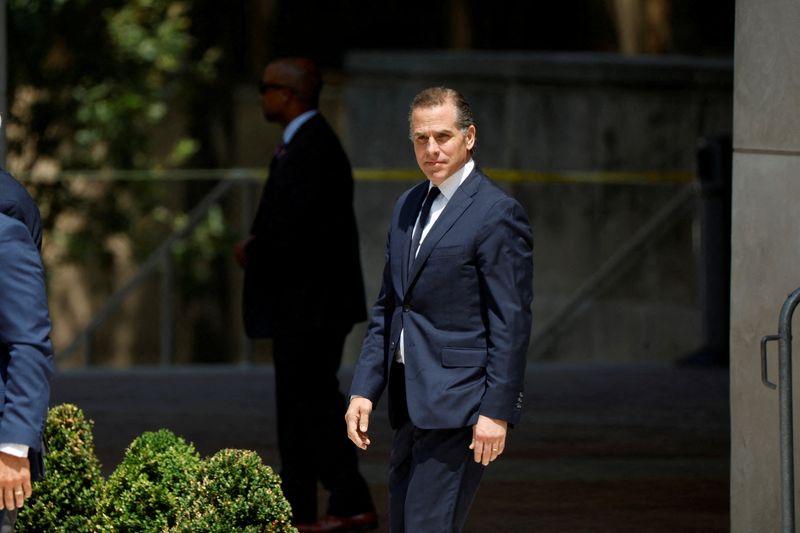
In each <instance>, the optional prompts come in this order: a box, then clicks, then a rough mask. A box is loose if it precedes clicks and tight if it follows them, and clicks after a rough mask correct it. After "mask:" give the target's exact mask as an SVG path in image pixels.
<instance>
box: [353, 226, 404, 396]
mask: <svg viewBox="0 0 800 533" xmlns="http://www.w3.org/2000/svg"><path fill="white" fill-rule="evenodd" d="M390 233H391V232H390ZM389 250H390V241H389V236H387V237H386V253H385V254H384V260H385V263H384V267H383V279H382V282H381V290H380V293H379V294H378V299H377V301H376V302H375V305H373V306H372V311H371V314H370V320H369V325H368V326H367V333H366V335H365V336H364V342H363V344H362V346H361V355H360V357H359V358H358V363H357V364H356V368H355V372H354V374H353V382H352V385H351V386H350V396H363V397H364V398H368V399H369V400H371V401H372V404H373V406H374V405H375V404H377V403H378V400H379V399H380V397H381V394H382V393H383V390H384V389H385V388H386V382H387V378H388V368H387V365H388V361H387V357H386V354H387V351H388V347H387V346H386V343H387V342H388V331H389V330H388V328H389V327H390V325H391V324H390V320H391V316H392V313H393V311H394V307H393V304H392V302H393V301H394V300H393V298H394V294H393V293H394V288H393V285H392V274H391V262H390V259H391V258H390V257H389Z"/></svg>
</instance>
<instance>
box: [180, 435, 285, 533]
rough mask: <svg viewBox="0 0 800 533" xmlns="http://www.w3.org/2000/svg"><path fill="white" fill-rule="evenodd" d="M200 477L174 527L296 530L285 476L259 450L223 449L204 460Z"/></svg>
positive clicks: (214, 531) (213, 532)
mask: <svg viewBox="0 0 800 533" xmlns="http://www.w3.org/2000/svg"><path fill="white" fill-rule="evenodd" d="M199 479H200V483H198V484H197V485H196V486H195V493H194V494H192V495H191V497H190V498H189V500H188V501H187V502H186V505H185V506H184V507H182V509H181V512H180V513H179V514H178V523H177V525H176V526H175V528H174V531H176V532H178V531H179V532H186V533H189V532H196V531H204V532H206V533H228V532H230V531H241V532H246V533H261V532H266V531H275V532H290V531H295V529H294V528H293V527H292V525H291V516H292V509H291V507H290V506H289V502H287V501H286V498H284V497H283V492H282V491H281V484H280V483H281V481H280V478H279V477H278V476H277V475H276V474H275V473H274V472H273V471H272V469H271V468H270V467H268V466H264V465H263V464H262V463H261V459H260V458H259V457H258V455H257V454H256V453H255V452H252V451H247V450H221V451H219V452H217V453H216V454H215V455H213V456H212V457H210V458H209V459H207V460H205V461H203V464H202V465H201V466H200V472H199Z"/></svg>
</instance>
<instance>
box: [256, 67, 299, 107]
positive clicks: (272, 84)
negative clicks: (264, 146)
mask: <svg viewBox="0 0 800 533" xmlns="http://www.w3.org/2000/svg"><path fill="white" fill-rule="evenodd" d="M281 74H282V72H281V67H280V65H278V64H275V63H271V64H269V65H267V68H265V69H264V74H262V75H261V86H260V87H259V92H260V93H261V111H262V112H263V113H264V118H265V119H267V120H268V121H270V122H282V119H283V117H284V114H285V110H286V104H287V103H288V101H289V98H290V97H291V90H290V89H289V88H288V87H287V86H286V85H285V83H284V82H283V76H282V75H281Z"/></svg>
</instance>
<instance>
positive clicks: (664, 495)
mask: <svg viewBox="0 0 800 533" xmlns="http://www.w3.org/2000/svg"><path fill="white" fill-rule="evenodd" d="M342 378H343V382H347V381H348V380H349V371H347V370H345V371H343V372H342ZM525 397H526V408H525V410H524V411H523V421H522V423H521V424H520V425H519V427H518V428H516V429H514V430H513V431H512V432H511V434H510V437H509V442H508V446H507V452H506V454H505V455H504V456H503V458H502V459H500V460H499V461H498V462H496V463H494V464H493V465H492V466H490V467H489V469H487V472H486V475H485V477H484V481H483V483H482V485H481V489H480V491H479V493H478V497H477V500H476V502H475V504H474V506H473V509H472V512H471V514H470V517H469V520H468V522H467V528H466V530H467V531H468V532H475V533H477V532H487V531H491V532H493V533H496V532H516V533H519V532H528V531H530V532H547V533H551V532H552V533H561V532H564V533H574V532H584V531H585V532H620V533H623V532H631V533H633V532H636V533H641V532H663V533H676V532H703V533H711V532H722V531H728V529H729V519H728V514H729V513H728V511H729V508H728V498H729V488H728V485H729V472H728V463H729V413H728V371H727V369H720V368H707V369H706V368H704V369H697V368H673V367H669V366H664V365H567V364H533V365H529V369H528V376H527V385H526V395H525ZM52 400H53V401H52V403H54V404H56V403H62V402H72V403H75V404H77V405H78V406H80V407H81V408H83V410H84V411H85V413H86V414H87V416H88V417H90V418H92V419H93V420H94V421H95V444H96V447H97V454H98V457H99V458H100V460H101V462H102V463H103V469H104V472H105V473H106V474H107V473H109V472H110V471H111V470H113V468H114V467H115V466H116V464H117V463H118V462H119V461H120V459H121V457H122V454H123V452H124V449H125V447H126V446H127V444H128V443H129V442H130V441H131V440H132V439H133V438H134V437H135V436H137V435H138V434H140V433H141V432H142V431H147V430H154V429H159V428H162V427H165V428H168V429H171V430H172V431H174V432H176V433H178V434H179V435H182V436H183V437H185V438H186V439H187V440H189V441H192V442H193V443H194V444H195V446H196V447H197V449H198V450H199V451H200V453H201V454H204V455H206V454H211V453H214V452H215V451H216V450H218V449H220V448H225V447H235V448H249V449H254V450H256V451H258V452H259V453H260V454H261V456H262V458H263V459H264V461H265V463H267V464H270V465H276V467H277V465H279V458H278V455H277V446H276V440H275V405H274V375H273V371H272V368H271V367H256V368H251V369H244V368H233V367H217V368H215V367H205V368H186V369H172V370H166V371H162V370H158V369H142V370H131V371H118V370H83V371H71V372H65V373H62V374H59V375H58V376H56V378H55V380H54V383H53V394H52ZM383 407H384V409H385V405H384V406H383ZM372 428H373V431H372V433H373V436H372V437H373V438H372V440H373V446H372V448H371V449H370V450H369V451H368V452H366V453H362V455H361V458H362V463H361V464H362V470H363V472H364V474H365V476H366V478H367V480H368V481H369V483H370V485H371V487H372V490H373V494H374V497H375V500H376V504H377V505H378V507H379V511H380V513H381V514H382V516H383V523H384V524H386V523H387V520H386V508H387V498H388V496H387V489H386V477H387V475H386V469H387V462H388V457H389V447H390V443H391V431H390V429H389V424H388V421H387V419H386V414H385V410H383V409H379V412H378V414H377V415H376V420H375V421H374V423H373V425H372ZM276 469H277V468H276ZM381 531H388V528H383V529H382V530H381Z"/></svg>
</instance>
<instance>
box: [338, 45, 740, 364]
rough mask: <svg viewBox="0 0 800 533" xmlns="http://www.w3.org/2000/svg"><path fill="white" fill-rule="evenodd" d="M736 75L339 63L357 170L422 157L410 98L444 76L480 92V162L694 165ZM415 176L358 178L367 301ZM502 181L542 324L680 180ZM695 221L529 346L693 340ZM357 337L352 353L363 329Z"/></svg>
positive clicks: (535, 167) (534, 61)
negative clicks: (515, 202) (565, 325)
mask: <svg viewBox="0 0 800 533" xmlns="http://www.w3.org/2000/svg"><path fill="white" fill-rule="evenodd" d="M731 74H732V72H731V64H730V62H729V61H724V60H702V61H701V60H688V59H685V58H640V59H625V58H621V57H620V56H616V55H604V54H529V53H525V54H521V53H520V54H517V53H407V54H386V53H378V52H375V53H358V54H353V55H351V56H350V57H349V58H348V60H347V63H346V78H345V80H346V82H345V84H344V85H343V90H344V97H345V105H344V106H343V107H344V109H345V110H346V116H345V117H346V121H345V123H344V124H343V140H344V143H345V147H346V149H347V150H348V152H349V154H350V157H351V159H352V162H353V165H354V166H356V167H378V168H385V167H395V168H415V166H416V163H415V161H414V156H413V151H412V148H411V146H410V143H409V141H408V122H407V112H408V105H409V103H410V101H411V99H412V98H413V96H414V95H415V94H416V93H417V92H418V91H419V90H420V89H422V88H424V87H427V86H430V85H435V84H444V85H449V86H452V87H455V88H457V89H459V90H460V91H461V92H462V93H464V95H465V96H466V97H467V99H468V100H469V101H470V102H471V104H472V107H473V112H474V114H475V118H476V123H477V131H478V133H477V138H478V143H477V147H478V149H477V153H476V160H477V162H478V164H479V165H481V166H482V167H483V168H512V169H521V170H531V171H539V172H555V173H558V172H566V171H608V172H609V173H614V172H618V171H660V172H670V171H684V172H694V170H695V151H696V146H697V140H698V138H699V137H701V136H704V135H714V134H719V133H729V132H730V131H731V106H732V103H731V91H732V75H731ZM423 178H424V177H423V176H422V174H421V173H419V178H418V179H423ZM414 183H415V181H413V180H409V181H406V182H400V183H387V182H372V181H368V182H359V183H358V184H357V188H356V208H357V214H358V217H359V223H360V228H361V233H362V257H363V259H364V266H365V276H366V282H367V294H368V297H369V298H374V296H375V295H376V294H377V291H378V286H377V283H378V282H379V279H380V272H381V268H382V258H383V243H384V239H385V231H386V227H387V224H388V216H389V213H390V211H391V207H392V205H393V204H394V201H395V199H396V198H397V196H398V195H399V194H400V193H401V192H402V191H403V190H405V189H406V188H408V187H410V186H411V185H413V184H414ZM506 186H507V187H509V189H510V190H511V192H512V194H514V195H515V196H516V197H517V198H518V199H519V200H520V201H521V202H522V204H523V205H524V206H525V208H526V209H527V211H528V214H529V216H530V218H531V222H532V224H533V228H534V240H535V276H534V285H535V300H534V322H535V323H538V324H542V323H543V322H545V321H546V320H547V319H548V317H549V316H551V315H552V314H553V313H554V312H555V311H556V310H557V309H559V308H560V307H561V306H562V305H563V304H564V302H565V301H567V300H568V299H569V297H570V296H571V294H572V293H573V291H574V290H575V289H576V288H577V287H578V286H579V285H580V284H581V283H582V282H583V281H584V280H586V279H587V278H588V277H589V276H590V275H592V273H593V272H594V271H596V270H597V269H598V268H599V267H600V266H601V265H602V264H603V262H604V261H606V260H607V259H608V258H609V257H611V256H612V254H614V253H615V252H616V251H617V250H618V249H619V248H620V247H621V246H623V245H624V244H625V243H626V242H627V241H628V239H629V238H630V237H631V235H632V234H633V233H634V232H635V230H636V229H638V228H640V227H641V226H642V225H643V224H645V223H646V222H647V221H648V220H649V219H650V217H651V216H652V215H653V213H655V212H656V211H657V210H658V209H660V208H661V206H663V205H664V204H665V203H666V202H668V201H669V199H670V198H672V196H673V195H675V194H676V193H677V192H678V191H679V189H680V187H681V186H682V185H680V184H676V183H669V182H668V183H662V184H655V183H653V182H648V181H647V180H646V179H642V180H639V181H638V182H636V183H634V184H625V185H622V184H615V183H611V182H610V181H604V180H603V179H600V180H599V181H598V182H596V183H574V182H569V181H558V179H557V180H556V181H555V182H546V181H536V180H533V181H524V182H521V183H514V184H513V185H511V184H506ZM695 229H696V228H693V221H692V217H691V214H689V216H686V217H684V218H683V219H681V220H679V221H677V222H676V223H675V225H674V226H673V227H671V229H670V230H669V231H667V232H666V233H665V234H663V235H662V236H661V237H660V238H658V239H657V240H653V241H652V242H651V243H650V245H651V246H650V247H649V248H648V249H647V250H645V251H644V252H642V253H641V254H639V255H637V256H636V257H632V258H631V259H630V261H628V262H627V263H625V265H624V269H625V270H624V271H623V272H619V278H618V280H617V282H616V283H614V284H612V285H610V286H609V287H608V288H607V289H606V290H604V291H603V292H601V293H600V294H599V296H598V298H596V299H594V300H592V301H590V302H587V304H588V305H587V306H586V307H585V309H584V311H583V313H582V314H580V315H579V316H578V317H577V319H576V320H575V321H574V322H573V323H571V324H570V328H569V330H568V333H567V334H566V335H563V336H561V337H560V338H558V340H557V341H556V342H555V343H554V344H553V345H552V346H549V347H548V348H547V349H546V350H544V351H538V352H537V346H532V347H531V352H530V354H529V355H530V356H531V357H538V358H548V359H560V360H604V361H608V360H616V361H653V360H674V359H677V358H678V357H681V356H683V355H686V354H687V353H688V352H690V351H691V350H693V349H695V348H697V347H698V345H699V344H700V342H701V339H700V336H701V324H700V315H699V310H698V299H697V292H696V289H697V279H696V268H695V263H696V257H695V253H694V244H695V243H694V238H693V232H694V231H695ZM534 329H536V327H534ZM358 333H360V331H359V332H357V333H356V335H354V337H356V338H357V337H358ZM348 349H349V350H355V351H357V342H355V341H354V342H352V343H351V344H348Z"/></svg>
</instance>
